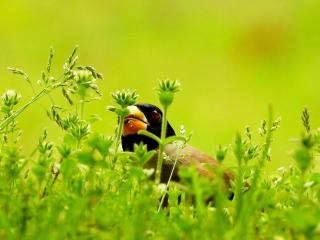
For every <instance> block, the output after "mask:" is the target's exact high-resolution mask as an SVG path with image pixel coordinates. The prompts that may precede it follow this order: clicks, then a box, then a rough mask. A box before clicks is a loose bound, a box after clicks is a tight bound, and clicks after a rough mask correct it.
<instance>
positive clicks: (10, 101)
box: [2, 90, 21, 107]
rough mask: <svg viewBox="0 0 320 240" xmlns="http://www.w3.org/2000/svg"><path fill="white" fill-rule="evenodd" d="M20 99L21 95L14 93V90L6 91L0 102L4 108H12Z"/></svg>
mask: <svg viewBox="0 0 320 240" xmlns="http://www.w3.org/2000/svg"><path fill="white" fill-rule="evenodd" d="M20 99H21V95H20V94H18V93H17V92H16V90H7V91H6V92H5V93H4V94H3V95H2V101H3V103H4V105H5V106H7V107H13V106H15V105H17V104H18V102H19V101H20Z"/></svg>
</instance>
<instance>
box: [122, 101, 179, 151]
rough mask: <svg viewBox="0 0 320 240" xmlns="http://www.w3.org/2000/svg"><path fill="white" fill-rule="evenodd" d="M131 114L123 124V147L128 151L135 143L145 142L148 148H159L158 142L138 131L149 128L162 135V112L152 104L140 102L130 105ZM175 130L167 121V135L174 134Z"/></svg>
mask: <svg viewBox="0 0 320 240" xmlns="http://www.w3.org/2000/svg"><path fill="white" fill-rule="evenodd" d="M128 109H129V112H130V113H129V115H127V116H126V118H125V121H124V126H123V135H122V148H123V150H126V151H133V146H134V144H135V143H137V144H139V143H140V142H143V143H144V144H146V145H147V148H148V150H153V149H156V148H158V143H157V142H156V141H155V140H153V139H151V138H149V137H147V136H144V135H138V131H140V130H147V131H148V132H151V133H153V134H155V135H156V136H158V137H160V135H161V124H162V112H161V110H160V109H159V108H158V107H156V106H154V105H152V104H145V103H139V104H135V105H132V106H129V107H128ZM174 135H175V132H174V130H173V128H172V127H171V125H170V124H169V123H167V133H166V137H169V136H174Z"/></svg>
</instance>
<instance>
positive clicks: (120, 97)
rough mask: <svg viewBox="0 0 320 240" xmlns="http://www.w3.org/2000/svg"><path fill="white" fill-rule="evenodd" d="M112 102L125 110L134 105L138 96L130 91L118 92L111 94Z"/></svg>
mask: <svg viewBox="0 0 320 240" xmlns="http://www.w3.org/2000/svg"><path fill="white" fill-rule="evenodd" d="M111 96H112V98H113V101H114V102H115V103H117V104H119V105H120V106H121V108H126V107H128V106H130V105H133V104H135V103H136V101H137V98H138V95H137V93H136V91H134V90H130V89H122V90H118V91H116V92H114V93H112V94H111Z"/></svg>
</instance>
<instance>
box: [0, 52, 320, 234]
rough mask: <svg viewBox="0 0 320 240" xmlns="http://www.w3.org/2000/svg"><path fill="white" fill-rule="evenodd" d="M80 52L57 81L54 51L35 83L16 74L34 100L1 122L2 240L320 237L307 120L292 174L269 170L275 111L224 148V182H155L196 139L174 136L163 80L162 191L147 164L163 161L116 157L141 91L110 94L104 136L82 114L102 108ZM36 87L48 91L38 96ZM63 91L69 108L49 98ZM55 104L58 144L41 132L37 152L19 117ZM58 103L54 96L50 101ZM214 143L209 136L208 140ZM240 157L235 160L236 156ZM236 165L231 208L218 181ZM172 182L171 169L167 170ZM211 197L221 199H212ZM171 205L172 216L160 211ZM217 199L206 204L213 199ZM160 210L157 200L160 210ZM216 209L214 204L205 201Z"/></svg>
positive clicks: (10, 105) (318, 181)
mask: <svg viewBox="0 0 320 240" xmlns="http://www.w3.org/2000/svg"><path fill="white" fill-rule="evenodd" d="M76 51H77V48H75V49H74V51H73V52H72V54H71V55H70V56H69V57H68V59H67V61H66V63H65V64H64V71H63V73H62V75H61V77H59V78H55V77H53V76H52V73H51V68H52V60H53V56H54V52H53V50H52V49H51V50H50V53H49V58H48V63H47V66H46V69H45V70H44V72H43V73H42V77H41V81H39V82H38V85H35V84H33V81H32V79H31V77H29V75H28V74H26V73H25V72H24V71H22V70H19V69H11V71H12V72H14V73H15V74H18V75H20V76H22V77H23V79H24V80H25V81H26V82H27V83H28V84H29V85H31V87H32V91H34V97H33V98H32V99H30V100H29V101H27V102H26V103H23V98H22V95H21V94H20V93H17V91H15V90H8V91H5V93H4V94H3V96H2V99H1V110H0V114H1V120H0V126H1V129H0V136H1V146H0V238H1V239H48V238H49V239H92V238H94V239H132V238H134V239H219V240H220V239H249V240H250V239H318V238H319V236H320V231H319V229H320V225H319V222H320V173H319V171H318V170H317V164H318V162H319V152H320V150H319V149H320V134H319V130H318V129H316V130H314V129H313V128H312V126H311V123H310V113H309V111H308V110H307V109H306V108H305V109H304V110H303V112H302V116H301V118H302V126H303V128H304V130H303V132H302V134H301V136H300V137H299V138H298V139H297V146H296V147H295V148H294V149H293V150H292V155H291V158H292V160H293V161H292V165H291V166H286V167H281V168H279V169H278V170H277V171H274V172H268V173H267V172H266V171H265V168H264V167H265V165H266V164H268V162H269V161H273V160H274V159H273V158H272V156H271V147H272V145H271V144H272V143H273V142H276V141H275V140H276V139H275V137H274V135H275V132H276V130H277V129H278V128H279V124H280V118H276V119H274V117H273V111H272V108H271V107H270V108H269V114H268V115H269V116H268V119H267V120H263V121H262V123H261V126H260V128H259V129H258V134H257V135H260V137H259V138H256V134H255V132H254V130H252V129H251V127H249V126H246V127H245V129H244V132H239V133H237V134H236V136H235V140H234V142H233V144H231V145H230V146H229V145H226V147H222V146H219V147H218V148H217V150H216V158H217V160H218V161H219V162H221V163H222V165H221V169H220V168H219V169H218V170H217V171H216V173H215V174H216V175H217V176H218V177H217V178H216V181H214V182H212V181H209V180H208V179H207V178H203V177H201V176H199V174H198V172H197V170H196V169H194V168H192V167H190V168H184V169H181V174H180V178H181V183H176V182H173V181H171V178H169V181H168V182H167V183H165V184H159V176H160V175H161V171H162V170H161V166H162V163H163V161H169V160H170V161H173V163H174V166H175V164H177V161H178V159H168V156H166V155H165V154H163V150H164V147H165V146H166V145H167V144H177V145H178V149H183V148H184V146H185V144H186V142H188V141H189V139H190V135H188V134H186V131H185V129H184V127H181V129H180V132H179V133H178V134H177V136H175V137H168V138H167V137H166V136H165V134H164V133H165V132H166V131H165V129H166V120H167V116H168V115H167V114H168V109H169V107H170V106H171V104H173V103H174V96H175V93H176V92H177V91H178V90H179V89H180V87H179V84H178V82H176V81H169V80H165V81H161V82H160V83H159V86H158V87H159V89H158V94H159V95H158V97H159V100H160V103H161V106H162V110H163V112H164V115H163V122H162V131H163V132H162V134H161V137H160V138H159V137H157V136H155V135H153V134H151V133H149V132H146V131H141V132H140V133H139V134H143V135H146V136H148V137H150V138H153V139H154V140H155V141H157V142H158V144H159V146H160V152H161V153H160V152H159V154H158V159H157V160H158V162H157V165H158V167H157V169H156V171H157V172H156V176H157V178H156V182H154V181H152V180H151V178H150V177H151V176H152V175H153V174H154V172H153V171H152V170H147V169H144V168H143V166H144V165H145V163H147V162H148V161H150V159H151V158H152V157H153V156H154V155H155V154H156V151H148V150H147V147H146V146H145V145H143V144H139V145H135V146H134V150H133V152H124V151H121V149H120V148H119V145H120V142H121V135H122V128H123V119H124V118H125V116H126V115H127V114H128V110H127V107H128V106H129V105H132V104H134V103H135V102H136V100H137V94H136V92H135V91H130V90H122V91H116V92H115V93H113V94H112V100H113V101H114V102H115V103H116V104H117V106H116V107H109V108H108V109H109V110H111V111H113V112H115V113H116V116H117V118H118V119H119V120H118V124H117V126H116V131H115V133H114V134H113V135H112V136H105V135H104V134H101V133H99V132H96V131H95V129H94V127H92V126H93V124H94V123H95V122H96V121H98V120H99V119H100V117H99V116H98V115H93V116H88V115H87V114H86V111H84V109H85V108H84V107H85V106H87V104H89V102H91V101H93V100H99V99H100V96H101V93H100V91H99V88H98V85H97V84H98V83H99V82H98V80H99V79H100V78H101V77H102V75H101V74H100V73H98V72H97V71H96V70H95V69H94V68H93V67H90V66H89V67H88V66H87V67H86V66H84V67H81V66H80V67H79V66H76V62H77V59H78V57H77V56H76ZM39 88H40V90H39ZM56 89H60V90H61V92H62V97H63V98H64V99H65V100H66V104H65V105H63V104H62V106H57V105H56V103H55V101H54V100H55V98H53V97H52V96H51V94H52V92H53V91H54V90H56ZM44 96H47V97H48V98H50V99H51V104H50V105H48V106H47V115H48V116H49V118H50V119H51V120H52V121H54V122H55V123H56V127H58V128H59V129H60V131H61V137H60V138H59V139H58V140H55V141H53V139H50V132H49V131H47V130H44V131H43V133H42V135H41V136H40V137H39V139H38V141H37V142H35V143H34V147H35V150H34V151H32V152H31V154H30V153H29V152H30V151H29V150H28V149H27V150H25V149H23V148H22V146H21V143H20V142H19V136H21V134H22V133H21V132H22V131H21V129H20V128H19V119H20V117H23V115H22V113H23V112H24V111H25V110H26V109H27V108H29V107H31V106H33V103H34V102H35V101H37V100H38V99H40V98H42V97H44ZM54 96H55V95H54ZM207 141H208V144H210V139H209V138H208V140H207ZM232 153H233V154H232ZM229 160H232V161H234V162H235V163H236V166H235V167H233V168H234V169H235V172H236V177H235V179H234V181H233V182H232V183H231V191H232V192H234V193H235V196H234V199H233V200H229V199H228V194H226V193H229V192H228V191H227V190H228V189H226V186H225V184H224V182H223V181H222V177H223V174H224V171H225V168H227V167H226V166H224V165H226V164H225V161H229ZM171 173H172V172H171ZM211 196H214V197H213V198H211V199H209V198H210V197H211ZM165 199H166V200H167V202H168V206H167V207H162V206H163V203H164V201H165ZM208 200H210V201H208ZM159 201H160V202H159ZM208 202H209V203H208Z"/></svg>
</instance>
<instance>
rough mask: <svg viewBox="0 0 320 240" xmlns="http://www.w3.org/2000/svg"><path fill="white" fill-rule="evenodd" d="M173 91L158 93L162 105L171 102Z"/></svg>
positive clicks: (168, 104) (166, 105) (167, 104)
mask: <svg viewBox="0 0 320 240" xmlns="http://www.w3.org/2000/svg"><path fill="white" fill-rule="evenodd" d="M173 97H174V93H173V92H169V91H168V92H167V91H166V92H161V93H160V94H159V100H160V103H161V104H162V106H165V107H168V106H170V105H171V103H172V102H173Z"/></svg>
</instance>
